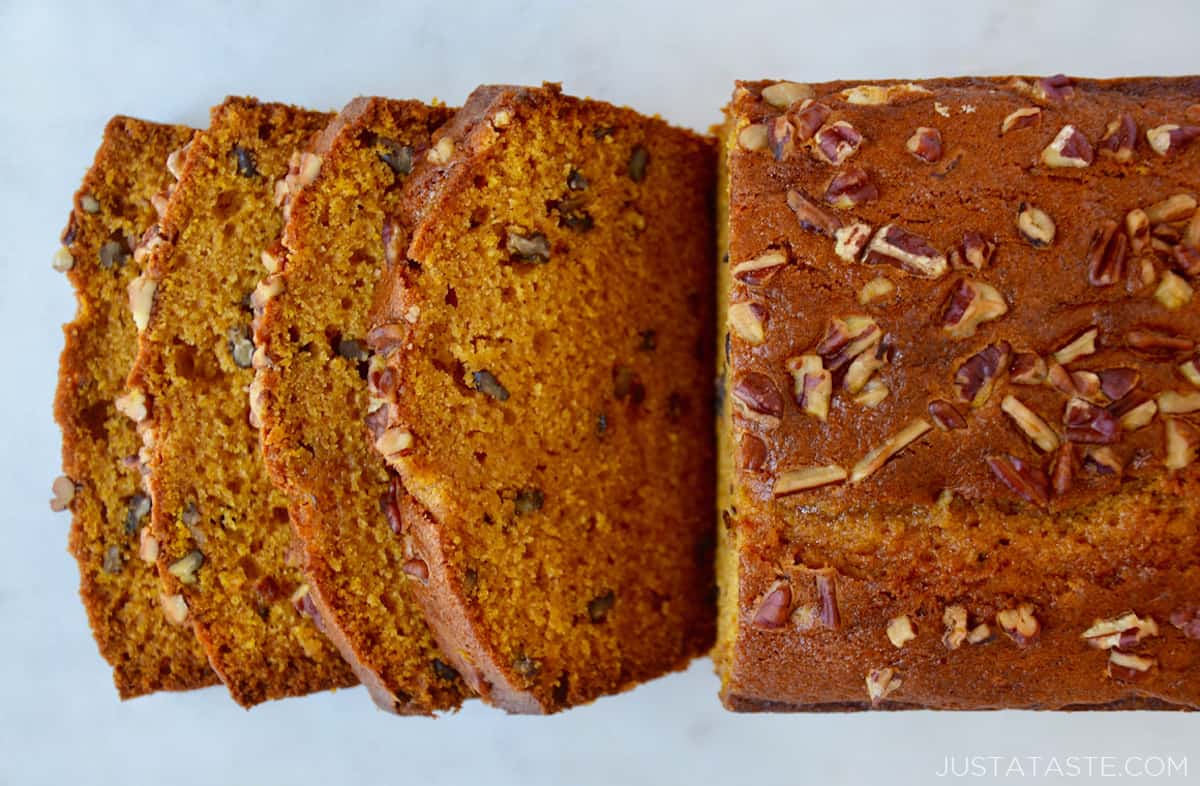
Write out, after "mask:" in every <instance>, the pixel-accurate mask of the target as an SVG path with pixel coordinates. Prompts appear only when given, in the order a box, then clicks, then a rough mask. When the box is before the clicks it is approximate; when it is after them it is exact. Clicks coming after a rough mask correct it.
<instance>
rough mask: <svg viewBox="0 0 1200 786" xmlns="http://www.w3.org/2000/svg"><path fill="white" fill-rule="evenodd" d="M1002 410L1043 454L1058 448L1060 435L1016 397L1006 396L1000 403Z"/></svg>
mask: <svg viewBox="0 0 1200 786" xmlns="http://www.w3.org/2000/svg"><path fill="white" fill-rule="evenodd" d="M1000 409H1002V410H1003V411H1004V413H1005V414H1006V415H1008V416H1009V417H1010V418H1012V420H1013V422H1014V423H1016V424H1017V428H1019V429H1021V431H1022V432H1023V433H1024V434H1025V436H1027V437H1029V439H1031V440H1032V441H1033V444H1035V445H1037V447H1038V449H1039V450H1041V451H1042V452H1044V453H1049V452H1051V451H1053V450H1054V449H1055V448H1057V447H1058V435H1057V434H1055V433H1054V429H1052V428H1050V425H1049V424H1048V423H1046V421H1044V420H1042V418H1041V416H1039V415H1038V414H1037V413H1036V412H1034V411H1033V410H1032V409H1030V408H1029V407H1027V406H1025V405H1024V404H1022V403H1021V402H1020V400H1019V399H1017V397H1016V396H1005V397H1004V400H1003V401H1002V402H1000Z"/></svg>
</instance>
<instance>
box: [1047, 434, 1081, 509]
mask: <svg viewBox="0 0 1200 786" xmlns="http://www.w3.org/2000/svg"><path fill="white" fill-rule="evenodd" d="M1074 480H1075V448H1074V447H1073V446H1072V445H1071V444H1070V443H1069V442H1064V443H1063V444H1061V445H1059V446H1058V450H1057V451H1056V452H1055V454H1054V460H1053V461H1051V462H1050V488H1052V489H1054V494H1055V496H1058V497H1061V496H1063V495H1064V494H1066V493H1067V492H1068V491H1070V490H1071V483H1072V482H1074Z"/></svg>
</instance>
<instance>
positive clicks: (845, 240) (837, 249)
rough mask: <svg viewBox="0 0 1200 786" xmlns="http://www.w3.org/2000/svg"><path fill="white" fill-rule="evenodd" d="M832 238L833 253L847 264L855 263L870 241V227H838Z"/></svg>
mask: <svg viewBox="0 0 1200 786" xmlns="http://www.w3.org/2000/svg"><path fill="white" fill-rule="evenodd" d="M833 236H834V238H836V239H837V243H836V244H835V245H834V248H833V251H834V253H835V254H837V255H838V257H839V258H841V259H844V260H846V261H847V262H857V261H858V260H859V259H861V258H862V253H863V250H864V249H865V248H866V247H867V243H868V242H869V241H870V240H871V227H869V226H867V225H866V224H850V225H849V226H844V227H838V228H837V229H836V230H834V233H833ZM885 280H886V279H885ZM860 302H861V301H860Z"/></svg>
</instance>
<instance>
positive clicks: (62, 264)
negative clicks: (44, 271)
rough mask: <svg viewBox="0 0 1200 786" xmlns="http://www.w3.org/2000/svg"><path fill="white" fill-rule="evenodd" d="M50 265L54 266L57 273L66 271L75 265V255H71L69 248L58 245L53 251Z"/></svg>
mask: <svg viewBox="0 0 1200 786" xmlns="http://www.w3.org/2000/svg"><path fill="white" fill-rule="evenodd" d="M50 267H52V268H54V269H55V270H56V271H58V272H59V273H66V272H67V271H68V270H70V269H71V268H73V267H75V257H73V256H71V252H70V250H68V249H67V248H66V247H60V248H59V249H58V250H57V251H55V252H54V257H53V259H51V261H50Z"/></svg>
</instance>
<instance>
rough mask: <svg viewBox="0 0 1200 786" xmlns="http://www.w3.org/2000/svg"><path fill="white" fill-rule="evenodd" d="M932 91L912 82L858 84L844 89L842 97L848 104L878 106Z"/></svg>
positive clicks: (924, 94) (925, 94)
mask: <svg viewBox="0 0 1200 786" xmlns="http://www.w3.org/2000/svg"><path fill="white" fill-rule="evenodd" d="M929 94H930V91H929V90H928V89H927V88H924V87H921V86H920V85H918V84H914V83H912V82H899V83H896V84H892V85H856V86H854V87H848V88H846V89H845V90H843V91H842V93H841V95H842V98H844V99H845V100H846V103H847V104H856V105H862V106H877V105H879V104H891V103H893V102H895V101H897V100H899V99H901V98H916V97H920V96H927V95H929Z"/></svg>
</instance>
